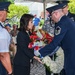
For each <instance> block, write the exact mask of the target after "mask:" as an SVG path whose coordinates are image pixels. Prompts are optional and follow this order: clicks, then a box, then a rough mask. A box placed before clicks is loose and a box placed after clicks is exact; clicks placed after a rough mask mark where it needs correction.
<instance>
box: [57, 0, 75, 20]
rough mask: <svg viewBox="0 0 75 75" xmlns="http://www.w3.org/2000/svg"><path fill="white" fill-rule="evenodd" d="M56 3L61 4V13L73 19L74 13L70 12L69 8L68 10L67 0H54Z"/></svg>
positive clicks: (74, 17)
mask: <svg viewBox="0 0 75 75" xmlns="http://www.w3.org/2000/svg"><path fill="white" fill-rule="evenodd" d="M56 3H58V4H60V5H62V9H63V13H64V14H65V15H66V16H68V17H69V18H71V19H72V20H73V21H75V14H73V13H71V12H70V11H69V10H68V3H69V1H67V0H65V1H64V0H63V1H56Z"/></svg>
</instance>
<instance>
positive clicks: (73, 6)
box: [68, 0, 75, 13]
mask: <svg viewBox="0 0 75 75" xmlns="http://www.w3.org/2000/svg"><path fill="white" fill-rule="evenodd" d="M68 5H69V10H70V12H72V13H75V0H70V3H69V4H68Z"/></svg>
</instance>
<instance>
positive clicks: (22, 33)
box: [14, 14, 40, 75]
mask: <svg viewBox="0 0 75 75" xmlns="http://www.w3.org/2000/svg"><path fill="white" fill-rule="evenodd" d="M32 29H33V15H31V14H24V15H23V16H22V17H21V19H20V28H19V33H18V35H17V52H16V55H15V57H14V75H30V60H31V59H33V58H34V59H36V60H38V61H40V59H39V58H38V57H36V56H35V55H34V51H33V50H32V49H29V48H28V45H29V43H30V42H31V41H30V38H29V36H30V31H31V30H32Z"/></svg>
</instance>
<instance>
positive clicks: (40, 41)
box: [28, 29, 53, 56]
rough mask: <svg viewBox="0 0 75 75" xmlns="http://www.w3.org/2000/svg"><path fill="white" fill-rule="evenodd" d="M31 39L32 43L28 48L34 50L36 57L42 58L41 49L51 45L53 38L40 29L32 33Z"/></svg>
mask: <svg viewBox="0 0 75 75" xmlns="http://www.w3.org/2000/svg"><path fill="white" fill-rule="evenodd" d="M30 39H31V42H30V43H29V45H28V48H33V49H34V54H35V55H36V56H40V53H39V49H41V48H42V47H44V46H45V45H47V44H49V43H50V42H51V41H52V39H53V37H52V36H51V35H50V34H48V33H46V32H45V31H43V30H41V29H39V30H37V31H34V32H33V33H32V35H31V36H30Z"/></svg>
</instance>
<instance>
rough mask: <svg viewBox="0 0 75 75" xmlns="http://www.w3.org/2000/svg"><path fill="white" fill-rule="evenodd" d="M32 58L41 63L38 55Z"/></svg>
mask: <svg viewBox="0 0 75 75" xmlns="http://www.w3.org/2000/svg"><path fill="white" fill-rule="evenodd" d="M33 58H34V59H36V60H37V61H38V62H40V63H42V61H41V59H40V58H39V57H37V56H34V57H33Z"/></svg>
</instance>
